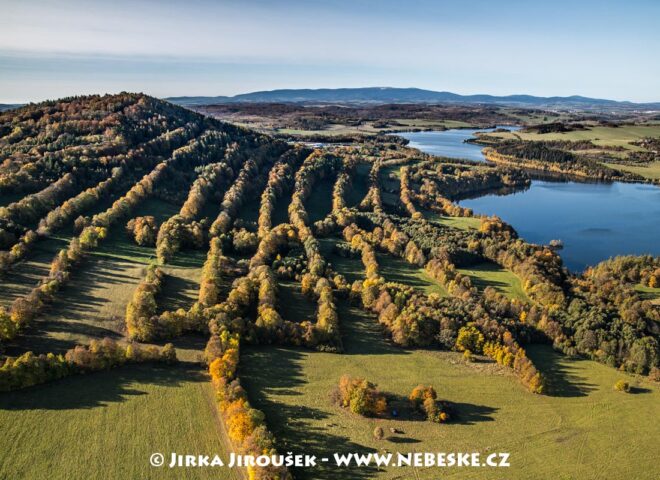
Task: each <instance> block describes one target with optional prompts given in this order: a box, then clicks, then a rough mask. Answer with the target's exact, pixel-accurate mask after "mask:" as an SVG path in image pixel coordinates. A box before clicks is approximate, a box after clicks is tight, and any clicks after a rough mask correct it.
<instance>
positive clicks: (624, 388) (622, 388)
mask: <svg viewBox="0 0 660 480" xmlns="http://www.w3.org/2000/svg"><path fill="white" fill-rule="evenodd" d="M614 390H616V391H617V392H626V393H628V392H630V383H628V382H626V381H625V380H619V381H618V382H616V383H615V384H614Z"/></svg>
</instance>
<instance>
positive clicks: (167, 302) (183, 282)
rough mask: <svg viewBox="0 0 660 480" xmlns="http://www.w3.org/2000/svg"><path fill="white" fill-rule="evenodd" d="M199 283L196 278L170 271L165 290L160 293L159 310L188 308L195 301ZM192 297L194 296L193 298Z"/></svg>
mask: <svg viewBox="0 0 660 480" xmlns="http://www.w3.org/2000/svg"><path fill="white" fill-rule="evenodd" d="M198 291H199V284H198V283H197V282H195V281H194V280H190V279H188V278H183V277H179V276H177V275H173V274H172V273H168V274H167V276H166V277H165V281H164V282H163V290H162V292H161V293H159V295H158V302H157V303H158V312H159V313H163V312H167V311H175V310H178V309H179V308H183V309H185V310H187V309H188V308H190V306H191V305H192V304H193V303H194V302H195V300H196V298H195V296H196V294H197V292H198ZM191 297H192V298H191Z"/></svg>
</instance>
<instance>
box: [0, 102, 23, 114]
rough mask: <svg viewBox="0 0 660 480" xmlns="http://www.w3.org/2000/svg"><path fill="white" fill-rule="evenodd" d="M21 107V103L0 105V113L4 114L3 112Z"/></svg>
mask: <svg viewBox="0 0 660 480" xmlns="http://www.w3.org/2000/svg"><path fill="white" fill-rule="evenodd" d="M22 106H23V104H21V103H0V112H4V111H5V110H11V109H13V108H18V107H22Z"/></svg>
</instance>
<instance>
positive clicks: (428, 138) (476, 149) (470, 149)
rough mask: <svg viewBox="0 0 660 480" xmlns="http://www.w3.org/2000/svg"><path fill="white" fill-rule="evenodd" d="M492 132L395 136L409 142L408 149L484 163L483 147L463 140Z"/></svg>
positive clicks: (468, 130) (466, 130) (465, 130)
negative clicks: (477, 134)
mask: <svg viewBox="0 0 660 480" xmlns="http://www.w3.org/2000/svg"><path fill="white" fill-rule="evenodd" d="M497 128H506V129H508V130H514V131H515V130H520V127H510V126H498V127H497ZM493 130H494V129H493V128H482V129H476V128H454V129H451V130H444V131H442V132H402V133H397V134H396V135H398V136H399V137H403V138H405V139H407V140H408V141H409V142H410V143H409V144H408V146H409V147H411V148H416V149H418V150H421V151H422V152H424V153H428V154H430V155H440V156H443V157H450V158H464V159H466V160H473V161H475V162H485V161H486V157H485V156H484V154H483V153H481V149H482V148H484V147H483V146H481V145H475V144H474V143H465V140H468V139H470V138H474V134H475V132H492V131H493Z"/></svg>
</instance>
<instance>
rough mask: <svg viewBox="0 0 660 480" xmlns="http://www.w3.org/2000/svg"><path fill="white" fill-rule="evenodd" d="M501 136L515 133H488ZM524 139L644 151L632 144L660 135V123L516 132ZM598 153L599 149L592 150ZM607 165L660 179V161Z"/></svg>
mask: <svg viewBox="0 0 660 480" xmlns="http://www.w3.org/2000/svg"><path fill="white" fill-rule="evenodd" d="M486 135H492V136H498V137H501V138H513V136H514V134H513V133H492V134H486ZM516 135H518V136H520V138H522V139H523V140H535V141H544V140H545V141H548V140H573V141H575V140H591V141H593V143H595V144H596V145H600V146H613V147H623V148H625V149H626V150H627V151H644V149H643V148H642V147H639V146H637V145H631V143H630V142H634V141H636V140H639V139H641V138H643V137H659V136H660V125H659V124H653V125H624V126H622V127H618V128H609V127H592V128H590V129H589V130H576V131H573V132H565V133H545V134H539V133H520V132H516ZM591 153H598V151H591ZM603 153H606V154H607V155H608V156H621V153H619V152H612V151H603ZM604 165H605V166H607V167H611V168H615V169H618V170H623V171H627V172H632V173H636V174H638V175H641V176H642V177H645V178H649V179H660V162H651V163H650V164H648V165H647V166H638V165H624V164H617V163H604Z"/></svg>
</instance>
